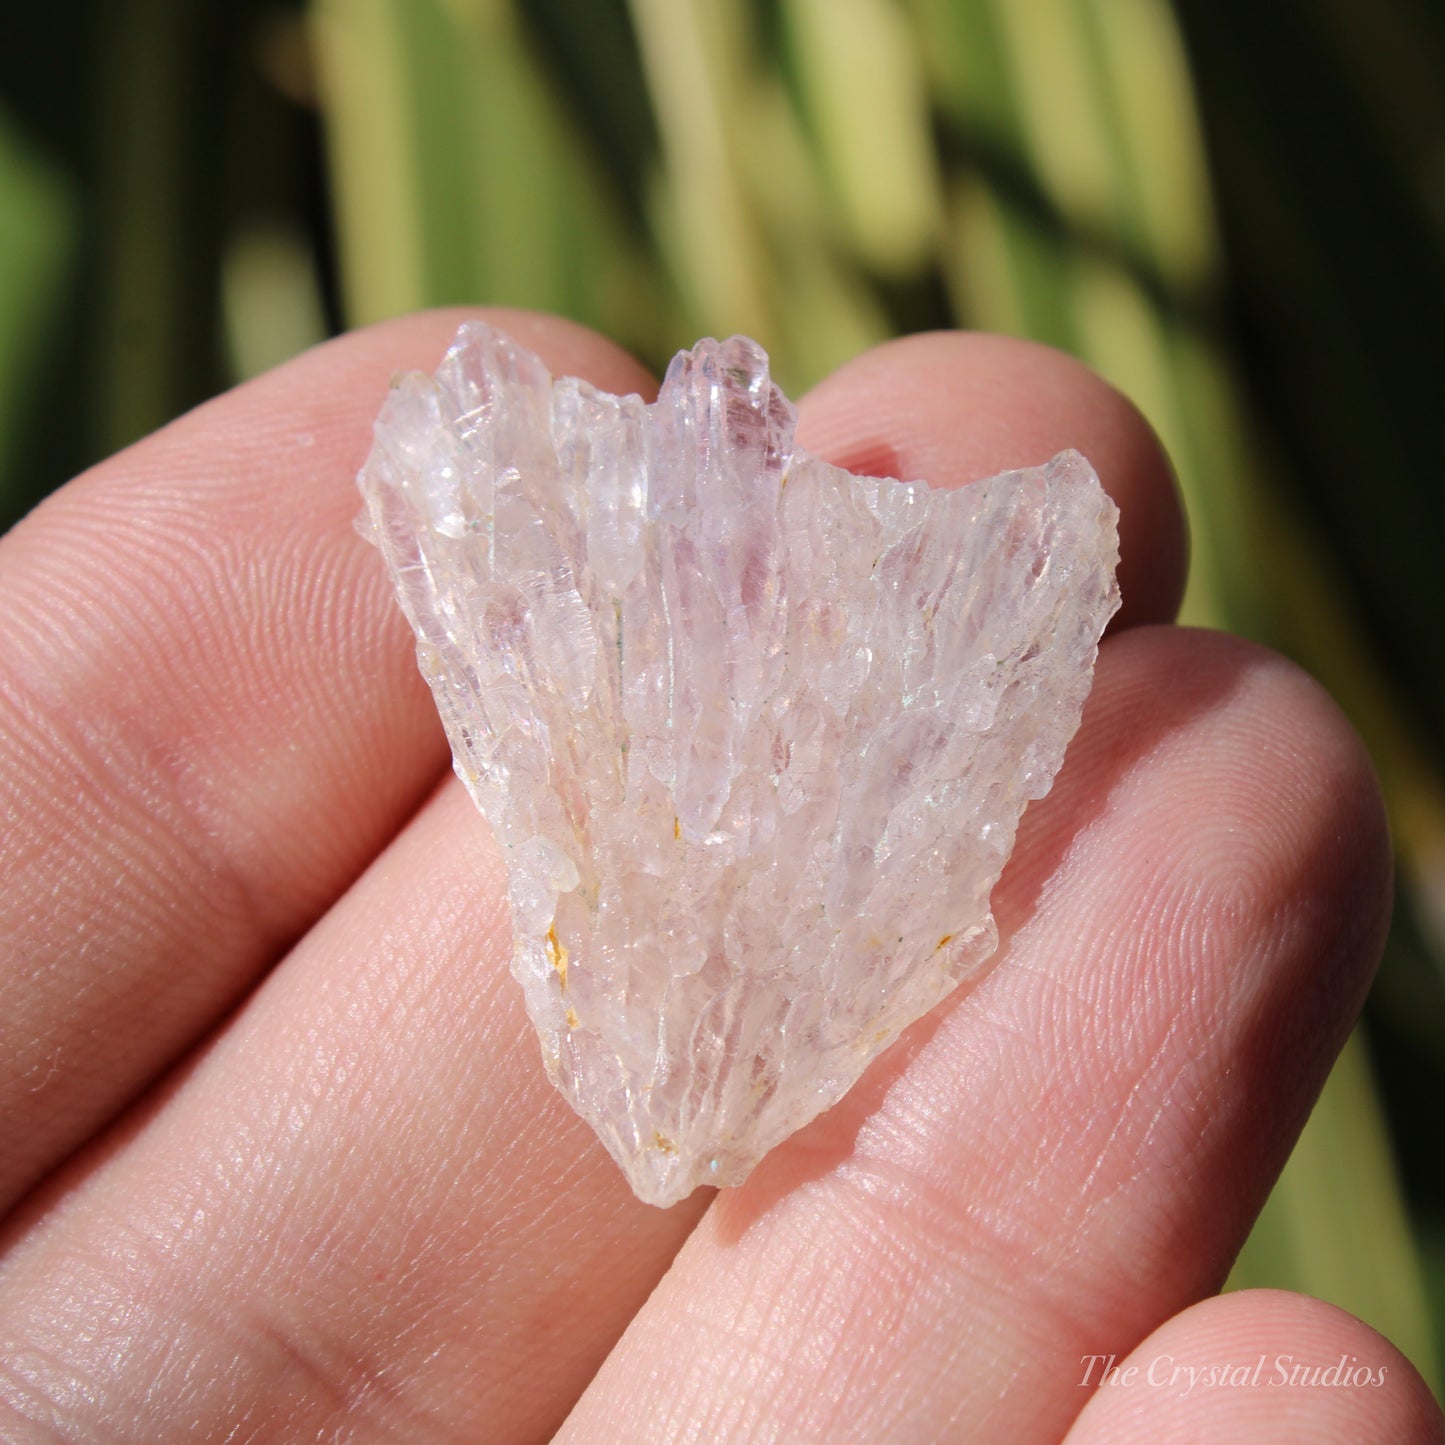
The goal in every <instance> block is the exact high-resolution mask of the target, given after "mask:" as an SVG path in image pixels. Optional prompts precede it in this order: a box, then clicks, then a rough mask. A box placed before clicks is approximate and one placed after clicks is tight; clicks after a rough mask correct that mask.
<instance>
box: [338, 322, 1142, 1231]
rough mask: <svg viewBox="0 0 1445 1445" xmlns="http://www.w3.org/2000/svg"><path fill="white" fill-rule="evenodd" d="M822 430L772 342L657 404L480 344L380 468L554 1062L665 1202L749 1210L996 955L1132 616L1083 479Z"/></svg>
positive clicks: (397, 427)
mask: <svg viewBox="0 0 1445 1445" xmlns="http://www.w3.org/2000/svg"><path fill="white" fill-rule="evenodd" d="M794 423H795V413H794V409H793V407H792V405H791V404H790V403H789V402H788V400H787V399H786V398H785V397H784V396H783V394H782V392H781V391H779V390H778V388H777V387H776V386H775V385H774V384H773V383H772V381H771V380H770V378H769V374H768V360H767V357H766V355H765V354H764V353H763V351H762V350H761V349H760V348H759V347H758V346H757V345H756V344H755V343H754V342H751V341H749V340H747V339H745V338H742V337H733V338H732V339H731V340H729V341H724V342H717V341H702V342H700V343H699V344H698V345H697V346H696V347H695V348H694V349H693V350H692V351H690V352H684V353H681V354H679V355H678V356H677V358H676V359H675V360H674V361H673V363H672V365H671V367H670V368H669V369H668V372H667V377H666V380H665V381H664V382H663V385H662V390H661V393H660V395H659V396H658V399H657V401H656V402H655V403H653V404H651V405H646V404H644V402H643V401H642V400H641V398H639V397H637V396H610V395H606V394H604V393H602V392H599V391H597V390H595V389H594V388H593V387H592V386H590V385H588V384H587V383H586V382H584V381H580V380H577V379H575V378H570V377H569V378H564V379H560V380H554V379H553V378H552V377H551V376H550V375H549V374H548V372H547V370H546V368H545V367H544V366H543V364H542V362H541V361H540V360H539V359H538V358H537V357H536V356H534V355H532V354H531V353H529V352H528V351H526V350H524V349H523V348H522V347H520V346H518V345H516V344H515V343H514V342H512V341H511V340H509V339H508V338H507V337H506V336H504V335H503V334H501V333H500V332H498V331H496V330H494V329H492V328H491V327H489V326H486V325H484V324H481V323H477V322H472V323H469V324H467V325H465V326H463V327H462V329H461V331H460V332H459V333H458V335H457V338H456V341H455V343H454V345H453V346H452V348H451V350H450V351H449V352H448V353H447V356H446V358H445V360H444V361H443V362H442V365H441V367H440V369H439V370H438V371H437V373H436V375H435V376H434V377H427V376H424V375H420V374H415V375H409V376H406V377H403V378H401V379H399V380H398V381H397V383H396V384H395V385H394V386H393V389H392V391H391V394H390V397H389V399H388V400H387V402H386V405H385V407H384V409H383V411H382V413H381V415H380V417H379V419H378V421H377V424H376V437H375V445H374V448H373V450H372V453H371V456H370V458H369V460H368V461H367V463H366V466H365V468H364V469H363V471H362V474H361V478H360V482H361V487H362V491H363V494H364V496H365V500H366V515H365V516H364V517H363V531H364V532H366V533H367V535H369V536H370V538H371V539H372V540H373V541H375V543H376V544H377V545H378V546H379V547H380V549H381V551H382V553H383V555H384V557H385V559H386V562H387V565H388V567H389V568H390V571H391V575H392V577H393V579H394V581H395V584H396V590H397V593H398V595H399V598H400V601H401V605H402V607H403V608H404V609H405V611H406V615H407V617H408V618H409V619H410V621H411V624H412V626H413V628H414V629H415V631H416V636H417V650H418V655H419V658H420V662H421V668H422V671H423V672H424V673H425V675H426V677H427V680H428V681H429V682H430V684H431V687H432V689H433V691H434V694H435V697H436V701H437V705H438V707H439V709H440V712H441V716H442V720H443V722H444V723H445V726H446V730H447V733H448V735H449V737H450V740H451V744H452V748H453V752H454V754H455V760H456V768H457V772H458V773H459V774H460V775H461V777H462V779H463V781H464V782H465V784H466V786H467V787H468V789H469V790H470V791H471V794H472V796H473V798H474V799H475V800H476V803H477V805H478V807H479V808H480V809H481V811H482V813H483V814H484V815H485V817H486V819H487V821H488V823H489V824H490V825H491V828H492V830H493V831H494V833H495V835H496V837H497V839H498V841H499V842H500V844H501V846H502V848H503V849H504V850H505V856H506V861H507V867H508V871H509V878H510V903H511V918H512V929H513V934H514V940H515V943H514V953H513V958H512V971H513V973H514V974H515V975H516V978H517V979H518V981H519V982H520V983H521V986H522V989H523V992H524V994H525V999H526V1006H527V1010H528V1012H529V1014H530V1015H531V1018H532V1021H533V1022H534V1024H535V1025H536V1028H537V1032H538V1034H539V1036H540V1038H541V1045H542V1057H543V1060H544V1062H545V1065H546V1069H547V1072H548V1074H549V1075H550V1076H551V1078H552V1079H553V1080H554V1082H555V1083H556V1084H557V1087H558V1088H560V1089H561V1091H562V1092H563V1094H564V1095H565V1096H566V1097H567V1099H568V1100H569V1101H570V1102H571V1104H572V1105H573V1107H574V1108H575V1109H576V1110H577V1111H578V1113H580V1114H581V1115H582V1117H583V1118H584V1119H586V1120H587V1122H588V1123H589V1124H591V1126H592V1127H593V1129H595V1130H596V1132H597V1134H598V1136H599V1137H600V1138H601V1140H602V1142H603V1143H604V1144H605V1145H606V1147H607V1148H608V1150H610V1151H611V1153H612V1155H613V1157H614V1158H615V1159H616V1161H617V1163H618V1164H619V1165H620V1166H621V1168H622V1169H623V1171H624V1173H625V1174H626V1176H627V1179H628V1181H629V1182H630V1183H631V1185H632V1188H633V1189H634V1191H635V1192H636V1193H637V1195H638V1196H639V1197H640V1198H642V1199H644V1200H647V1201H649V1202H650V1203H653V1204H658V1205H666V1204H670V1203H672V1202H674V1201H676V1200H678V1199H681V1198H683V1197H684V1196H685V1195H687V1194H688V1193H690V1192H691V1191H692V1190H693V1188H694V1187H695V1186H697V1185H699V1184H703V1183H708V1184H735V1183H738V1182H740V1181H741V1180H742V1179H743V1178H744V1177H745V1176H746V1175H747V1174H748V1172H749V1171H750V1170H751V1169H752V1168H753V1166H754V1165H755V1164H756V1163H757V1161H758V1160H759V1159H760V1158H761V1157H762V1156H763V1155H764V1154H765V1153H766V1152H767V1151H768V1150H769V1149H771V1148H772V1147H773V1146H774V1145H775V1144H777V1143H778V1142H779V1141H781V1140H782V1139H784V1138H786V1137H787V1136H788V1135H789V1134H791V1133H793V1132H794V1130H796V1129H798V1128H799V1127H800V1126H802V1125H803V1124H805V1123H807V1122H808V1121H809V1120H810V1119H812V1118H813V1117H814V1116H815V1115H817V1114H818V1113H820V1112H821V1111H822V1110H824V1109H826V1108H828V1106H829V1105H831V1104H832V1103H834V1102H835V1101H836V1100H837V1099H838V1098H839V1097H840V1096H841V1095H842V1094H843V1093H844V1092H845V1091H846V1090H847V1089H848V1088H849V1087H850V1086H851V1085H852V1084H853V1083H854V1081H855V1080H856V1079H857V1078H858V1077H859V1075H860V1074H861V1073H862V1072H863V1070H864V1069H865V1068H866V1067H867V1065H868V1064H869V1062H870V1061H871V1060H872V1059H874V1058H875V1057H876V1056H877V1055H878V1054H879V1053H880V1052H881V1051H882V1050H883V1049H885V1048H887V1047H888V1045H889V1044H890V1043H891V1042H892V1041H893V1040H894V1039H895V1038H896V1037H897V1036H898V1034H899V1032H900V1031H901V1030H902V1029H904V1028H906V1027H907V1026H908V1025H909V1024H910V1023H912V1022H913V1021H914V1020H916V1019H917V1018H919V1017H920V1016H921V1015H922V1014H924V1013H925V1012H927V1011H928V1010H929V1009H930V1008H932V1007H933V1006H934V1005H935V1004H936V1003H937V1002H938V1001H939V1000H940V999H942V998H943V997H944V996H945V995H946V994H947V993H948V992H949V991H950V990H951V989H953V988H954V987H955V986H956V985H957V984H958V982H959V981H960V980H961V979H963V978H964V977H966V976H967V975H969V974H970V973H973V972H974V971H976V970H977V969H978V968H979V966H980V965H981V964H982V963H983V962H984V961H985V960H986V959H987V958H988V956H989V955H990V953H991V952H993V950H994V949H995V947H996V944H997V930H996V928H995V925H994V921H993V916H992V914H991V913H990V911H989V895H990V892H991V890H992V888H993V886H994V883H995V882H996V881H997V879H998V877H999V874H1000V871H1001V870H1002V868H1003V866H1004V863H1005V861H1006V860H1007V858H1008V856H1009V852H1010V850H1011V848H1012V847H1013V841H1014V834H1015V830H1016V828H1017V825H1018V821H1019V817H1020V814H1021V813H1022V811H1023V809H1024V807H1025V805H1026V804H1027V803H1028V801H1029V800H1030V799H1034V798H1039V797H1042V796H1043V795H1044V793H1046V792H1047V791H1048V789H1049V787H1050V785H1051V783H1052V781H1053V778H1054V774H1055V773H1056V772H1057V770H1058V768H1059V766H1060V764H1061V762H1062V760H1063V756H1064V750H1065V748H1066V746H1067V745H1068V742H1069V739H1070V738H1071V736H1072V735H1073V733H1074V731H1075V729H1076V728H1077V726H1078V723H1079V717H1080V712H1081V709H1082V707H1083V702H1084V698H1085V695H1086V693H1087V692H1088V689H1089V685H1090V681H1091V678H1092V673H1093V666H1094V660H1095V655H1096V651H1097V646H1098V641H1099V637H1100V634H1101V633H1102V631H1103V628H1104V624H1105V623H1106V622H1107V621H1108V619H1109V617H1110V615H1111V614H1112V613H1113V612H1114V610H1115V608H1116V607H1117V606H1118V601H1119V595H1118V590H1117V587H1116V585H1115V580H1114V570H1115V564H1116V562H1117V557H1118V541H1117V533H1116V512H1115V508H1114V505H1113V503H1112V502H1111V501H1110V500H1109V499H1108V498H1107V497H1106V496H1105V494H1104V492H1103V491H1102V490H1101V488H1100V486H1099V483H1098V480H1097V478H1096V477H1095V476H1094V473H1093V471H1092V470H1091V469H1090V467H1089V465H1088V463H1087V462H1086V461H1085V460H1084V459H1083V458H1082V457H1080V456H1079V455H1078V454H1077V453H1074V452H1064V453H1062V454H1061V455H1059V456H1057V457H1055V458H1054V459H1053V460H1052V461H1051V462H1049V463H1047V465H1044V466H1041V467H1037V468H1034V469H1031V470H1026V471H1016V472H1008V473H1005V474H1004V475H1002V476H997V477H994V478H992V479H991V480H988V481H984V482H979V483H976V484H974V485H972V486H967V487H964V488H961V489H958V490H953V491H936V490H933V489H931V488H930V487H929V486H927V485H926V484H925V483H923V482H898V481H889V480H879V479H876V478H869V477H857V476H853V475H850V474H849V473H847V472H844V471H840V470H839V469H838V468H836V467H833V466H830V465H828V464H827V463H825V462H823V461H821V460H819V459H818V458H817V457H814V456H810V455H809V454H808V453H807V452H805V451H803V450H801V449H799V448H798V447H796V446H795V445H794V440H793V436H794Z"/></svg>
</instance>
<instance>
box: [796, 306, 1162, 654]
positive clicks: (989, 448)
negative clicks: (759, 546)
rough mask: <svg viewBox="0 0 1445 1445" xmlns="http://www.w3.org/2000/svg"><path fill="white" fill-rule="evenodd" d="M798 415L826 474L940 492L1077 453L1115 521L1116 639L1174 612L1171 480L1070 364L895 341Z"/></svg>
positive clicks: (962, 337) (1132, 422) (981, 344)
mask: <svg viewBox="0 0 1445 1445" xmlns="http://www.w3.org/2000/svg"><path fill="white" fill-rule="evenodd" d="M799 413H800V425H799V440H800V441H801V442H802V444H803V445H804V446H806V447H807V448H808V449H809V450H811V451H813V452H816V453H817V454H818V455H820V456H823V457H825V458H827V459H828V460H829V461H831V462H833V463H835V464H836V465H838V466H842V467H846V468H848V469H849V470H850V471H858V472H866V473H870V474H873V475H883V476H898V477H902V478H905V479H908V480H915V479H920V478H921V479H924V480H927V481H929V482H932V483H933V484H934V485H935V486H940V487H955V486H961V485H963V484H964V483H966V482H970V481H975V480H977V479H979V478H981V477H988V476H992V475H994V474H995V473H997V472H1001V471H1007V470H1009V469H1011V468H1014V467H1025V466H1036V465H1038V464H1040V463H1042V462H1045V461H1047V460H1048V459H1049V458H1050V457H1052V456H1054V455H1056V454H1057V453H1058V452H1061V451H1064V450H1066V449H1067V448H1070V447H1072V448H1074V449H1075V450H1077V451H1080V452H1082V453H1083V454H1084V455H1085V456H1086V457H1088V459H1089V460H1090V462H1091V463H1092V464H1093V466H1094V469H1095V470H1096V471H1097V472H1098V474H1099V478H1100V480H1101V482H1102V483H1103V485H1104V488H1105V490H1106V491H1107V492H1108V493H1109V495H1110V496H1112V497H1113V498H1114V500H1115V501H1116V502H1117V503H1118V504H1119V508H1120V512H1121V514H1122V516H1121V523H1120V547H1121V560H1120V565H1119V583H1120V590H1121V592H1122V593H1123V598H1124V605H1123V608H1122V609H1121V611H1120V613H1119V616H1118V618H1116V619H1115V624H1114V626H1115V628H1116V629H1117V628H1119V627H1128V626H1133V625H1135V624H1137V623H1142V622H1162V621H1168V620H1170V619H1172V618H1173V617H1174V615H1175V613H1176V612H1177V611H1178V608H1179V602H1180V599H1181V598H1182V596H1183V591H1184V580H1185V576H1186V573H1187V570H1188V552H1189V546H1188V535H1187V531H1186V527H1185V520H1184V511H1183V508H1182V506H1181V504H1180V501H1179V493H1178V488H1177V486H1176V484H1175V481H1174V473H1173V469H1172V468H1171V466H1170V464H1169V460H1168V457H1167V456H1166V455H1165V452H1164V449H1163V447H1162V446H1161V445H1160V442H1159V439H1158V438H1157V437H1156V436H1155V434H1154V432H1153V430H1152V429H1151V428H1150V426H1149V424H1148V422H1147V421H1145V420H1144V418H1143V416H1142V415H1141V414H1140V413H1139V411H1138V409H1137V408H1136V407H1135V406H1134V405H1133V403H1132V402H1130V401H1129V400H1128V399H1127V398H1126V397H1124V396H1123V395H1121V394H1120V393H1119V392H1118V391H1116V390H1115V389H1114V388H1113V387H1112V386H1110V385H1109V384H1108V383H1107V382H1106V381H1104V380H1103V379H1102V378H1101V377H1100V376H1098V374H1097V373H1095V372H1093V371H1091V370H1090V369H1089V368H1088V367H1087V366H1085V365H1083V363H1081V362H1079V361H1076V360H1075V359H1074V358H1073V357H1070V356H1067V355H1065V354H1064V353H1063V352H1061V351H1056V350H1054V349H1053V348H1052V347H1048V346H1042V345H1040V344H1038V343H1037V342H1031V341H1023V340H1020V339H1018V338H1015V337H1007V336H993V335H989V334H986V333H982V332H962V331H939V332H927V333H923V334H920V335H915V336H905V337H901V338H899V339H898V340H895V341H890V342H885V343H884V344H883V345H881V346H877V347H874V348H873V349H872V350H871V351H867V352H865V353H864V354H863V355H861V356H859V357H856V358H855V359H854V360H852V361H850V362H849V363H847V364H846V365H845V366H843V367H841V368H839V370H838V371H836V372H834V373H833V375H832V376H830V377H828V378H827V379H826V380H825V381H823V382H821V383H819V385H818V386H816V387H815V388H814V389H813V390H812V391H811V392H809V393H808V395H807V396H806V397H805V398H804V399H803V400H802V402H801V403H800V406H799Z"/></svg>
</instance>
